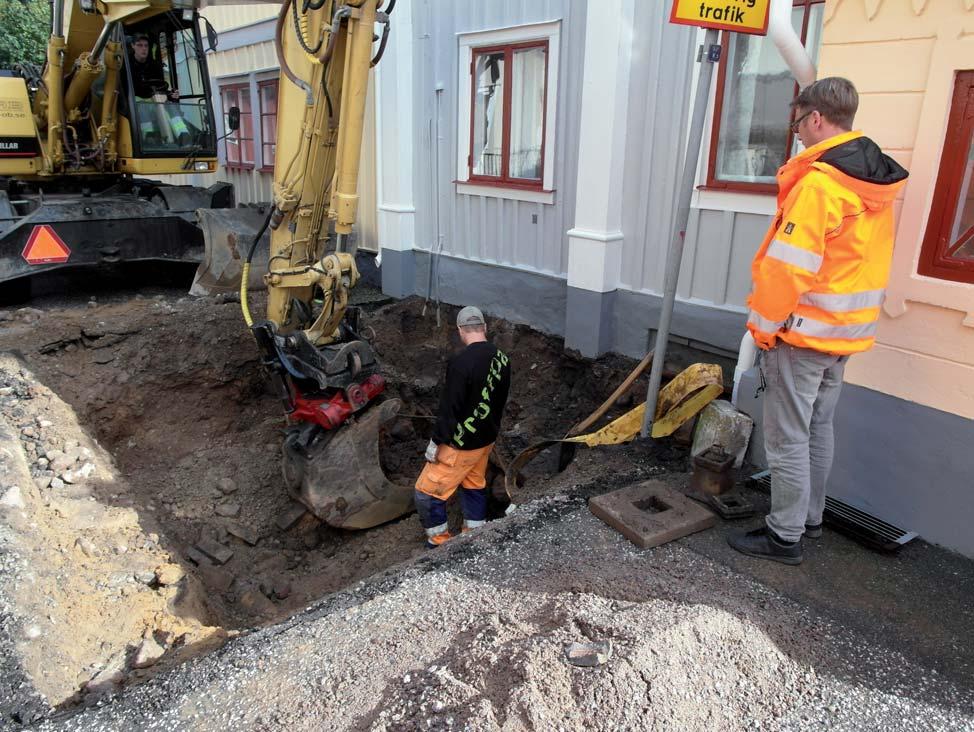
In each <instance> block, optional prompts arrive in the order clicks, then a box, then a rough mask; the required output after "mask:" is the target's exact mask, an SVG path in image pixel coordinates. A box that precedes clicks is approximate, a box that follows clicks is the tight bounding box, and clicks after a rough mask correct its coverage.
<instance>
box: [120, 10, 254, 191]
mask: <svg viewBox="0 0 974 732" xmlns="http://www.w3.org/2000/svg"><path fill="white" fill-rule="evenodd" d="M187 16H189V17H185V16H183V15H181V14H177V13H175V12H167V13H164V14H161V15H157V16H154V17H152V18H149V19H148V20H145V21H142V22H140V23H137V24H135V25H131V26H127V27H126V28H125V44H124V46H125V48H124V62H123V69H124V77H123V79H122V84H121V89H120V91H121V92H122V98H123V100H124V101H123V103H122V105H121V108H120V110H119V112H120V116H121V117H122V118H123V119H124V120H125V122H123V124H126V123H127V124H128V127H129V130H130V134H129V140H130V146H131V150H130V151H121V152H122V153H123V157H125V154H124V153H125V152H129V157H130V158H132V159H133V160H139V161H152V160H161V159H167V158H179V159H182V160H183V167H182V169H183V170H187V171H191V170H194V162H195V161H197V160H198V159H206V158H215V157H216V142H217V135H216V125H215V124H214V118H213V108H212V106H211V104H210V100H211V99H212V98H213V97H212V94H211V91H210V80H209V74H208V73H207V68H206V54H205V51H204V48H203V39H202V38H201V35H200V31H199V24H198V22H197V16H196V14H195V13H192V14H187ZM244 132H246V131H244ZM122 137H123V139H124V137H125V136H124V135H123V136H122ZM123 145H124V143H123ZM143 165H144V167H146V168H148V170H147V171H146V172H150V170H151V169H152V167H153V166H152V163H151V162H146V163H143ZM200 167H201V168H202V166H200Z"/></svg>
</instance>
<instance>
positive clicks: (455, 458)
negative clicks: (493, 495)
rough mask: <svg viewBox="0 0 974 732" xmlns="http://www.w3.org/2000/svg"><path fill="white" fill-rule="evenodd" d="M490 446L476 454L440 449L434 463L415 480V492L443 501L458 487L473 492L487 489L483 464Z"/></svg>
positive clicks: (481, 448) (475, 451) (452, 448)
mask: <svg viewBox="0 0 974 732" xmlns="http://www.w3.org/2000/svg"><path fill="white" fill-rule="evenodd" d="M493 449H494V446H493V445H487V447H479V448H477V449H476V450H457V449H456V448H454V447H450V446H449V445H440V448H439V450H438V451H437V453H436V462H435V463H426V467H424V468H423V472H422V473H420V474H419V478H417V479H416V490H418V491H419V492H420V493H425V494H426V495H428V496H433V498H439V499H440V500H441V501H445V500H447V499H448V498H450V496H452V495H453V494H454V493H456V491H457V488H459V487H460V486H461V485H462V486H463V487H464V488H471V489H474V490H477V489H480V488H486V487H487V461H488V459H489V458H490V451H491V450H493Z"/></svg>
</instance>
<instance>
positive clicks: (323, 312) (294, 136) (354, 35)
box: [236, 0, 412, 528]
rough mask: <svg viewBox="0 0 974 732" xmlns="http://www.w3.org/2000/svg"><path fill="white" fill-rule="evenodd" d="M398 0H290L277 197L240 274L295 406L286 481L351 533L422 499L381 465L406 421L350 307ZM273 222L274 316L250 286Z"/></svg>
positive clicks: (269, 357)
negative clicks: (394, 422)
mask: <svg viewBox="0 0 974 732" xmlns="http://www.w3.org/2000/svg"><path fill="white" fill-rule="evenodd" d="M394 4H395V3H394V0H392V1H391V2H390V3H389V4H388V5H387V7H386V11H383V10H382V5H383V0H345V2H337V1H335V0H285V2H284V3H283V4H282V6H281V10H280V13H279V15H278V20H277V25H276V35H275V45H276V49H277V54H278V60H279V62H280V67H281V83H280V85H279V93H278V103H277V110H278V121H277V149H276V161H277V162H276V166H275V171H274V201H273V206H272V207H271V209H270V211H268V212H267V214H266V217H265V219H264V221H263V224H262V226H261V228H260V230H258V231H257V233H256V234H255V235H254V236H253V237H252V238H251V243H250V247H249V251H248V254H247V258H246V262H245V264H244V266H243V268H242V272H241V276H240V287H241V303H242V306H243V309H244V315H245V319H246V320H247V323H248V325H249V326H250V327H251V329H252V330H253V333H254V337H255V339H256V341H257V345H258V348H259V350H260V352H261V357H262V362H263V365H264V368H265V369H266V370H267V372H268V373H269V374H270V376H271V378H272V380H273V381H274V382H275V384H276V386H277V388H278V390H279V393H280V395H281V397H282V399H283V401H284V403H285V408H286V411H287V413H288V415H289V428H288V430H287V434H286V437H285V442H284V449H283V461H284V470H283V472H284V478H285V482H286V484H287V487H288V489H289V490H290V492H291V493H292V495H293V496H294V497H295V498H297V499H298V500H300V501H301V502H303V503H304V504H305V505H306V506H307V507H308V508H309V509H310V510H311V511H312V512H313V513H314V514H315V515H317V516H318V517H319V518H321V519H323V520H325V521H327V522H328V523H330V524H332V525H334V526H338V527H342V528H367V527H369V526H374V525H376V524H378V523H382V522H385V521H389V520H391V519H394V518H397V517H398V516H401V515H402V514H403V513H405V512H406V511H408V510H409V508H410V506H411V497H412V488H411V486H401V485H396V484H394V483H392V482H390V481H389V480H388V479H387V478H386V477H385V475H384V474H383V472H382V469H381V466H380V459H379V454H378V441H379V431H380V429H381V428H382V426H383V425H384V424H385V423H386V422H388V421H389V420H391V419H394V418H395V417H396V415H397V413H398V411H399V402H398V400H394V399H392V400H387V401H385V402H383V403H381V404H378V403H377V401H376V400H377V397H379V395H380V394H382V392H383V390H384V388H385V382H384V380H383V378H382V376H381V375H380V374H379V365H378V361H377V359H376V356H375V353H374V351H373V350H372V347H371V345H370V344H369V343H368V342H367V341H366V340H364V339H363V338H362V337H361V336H360V335H359V334H358V323H357V318H356V317H355V313H353V312H351V311H349V309H348V298H349V290H350V289H351V288H352V287H354V285H355V284H356V282H357V281H358V280H359V272H358V269H357V267H356V265H355V251H354V250H355V247H354V244H353V236H352V226H353V224H354V223H355V217H356V213H357V209H358V193H357V187H358V176H359V165H360V159H361V147H362V132H363V128H364V126H365V104H366V96H367V93H368V83H369V71H370V69H371V68H372V66H374V65H375V64H376V63H377V62H378V61H379V59H380V57H381V55H382V51H383V49H384V47H385V40H386V38H387V36H388V32H389V14H388V11H389V10H391V9H392V7H393V5H394ZM377 30H379V31H380V34H379V35H378V36H376V31H377ZM376 37H378V38H380V39H381V40H380V42H379V44H378V48H376V49H374V40H376ZM265 230H268V231H269V232H270V236H269V241H268V244H267V246H268V251H269V255H268V260H267V264H266V269H265V271H264V272H263V275H262V280H263V284H264V285H266V288H267V314H266V318H265V319H263V320H261V321H257V322H255V321H254V319H253V317H252V316H251V314H250V310H249V306H248V302H247V300H248V298H247V289H248V283H249V281H251V280H252V277H251V267H252V266H254V262H253V259H254V255H255V253H256V251H257V249H258V248H259V247H260V246H261V245H262V241H263V234H264V231H265ZM244 238H245V237H244ZM239 240H240V237H236V241H239Z"/></svg>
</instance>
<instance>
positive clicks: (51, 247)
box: [22, 224, 71, 264]
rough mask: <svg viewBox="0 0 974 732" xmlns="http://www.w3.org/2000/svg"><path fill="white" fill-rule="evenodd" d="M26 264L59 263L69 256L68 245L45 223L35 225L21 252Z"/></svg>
mask: <svg viewBox="0 0 974 732" xmlns="http://www.w3.org/2000/svg"><path fill="white" fill-rule="evenodd" d="M22 256H23V257H24V259H26V260H27V264H61V263H62V262H67V261H68V257H70V256H71V250H70V249H69V248H68V245H67V244H65V243H64V241H63V240H62V239H61V237H59V236H58V235H57V232H56V231H54V229H52V228H51V227H50V226H48V225H47V224H43V225H41V226H35V227H34V230H33V231H32V232H30V238H29V239H28V240H27V246H25V247H24V251H23V253H22Z"/></svg>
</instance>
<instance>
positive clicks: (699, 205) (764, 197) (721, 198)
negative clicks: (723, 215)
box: [690, 186, 778, 216]
mask: <svg viewBox="0 0 974 732" xmlns="http://www.w3.org/2000/svg"><path fill="white" fill-rule="evenodd" d="M690 205H691V207H692V208H696V209H704V210H707V211H733V212H735V213H747V214H756V215H759V216H774V214H775V212H776V211H777V210H778V199H777V197H776V196H774V195H773V194H771V193H755V192H753V191H740V190H728V189H726V188H709V187H707V186H698V187H697V190H695V191H694V192H693V197H692V198H691V202H690Z"/></svg>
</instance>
